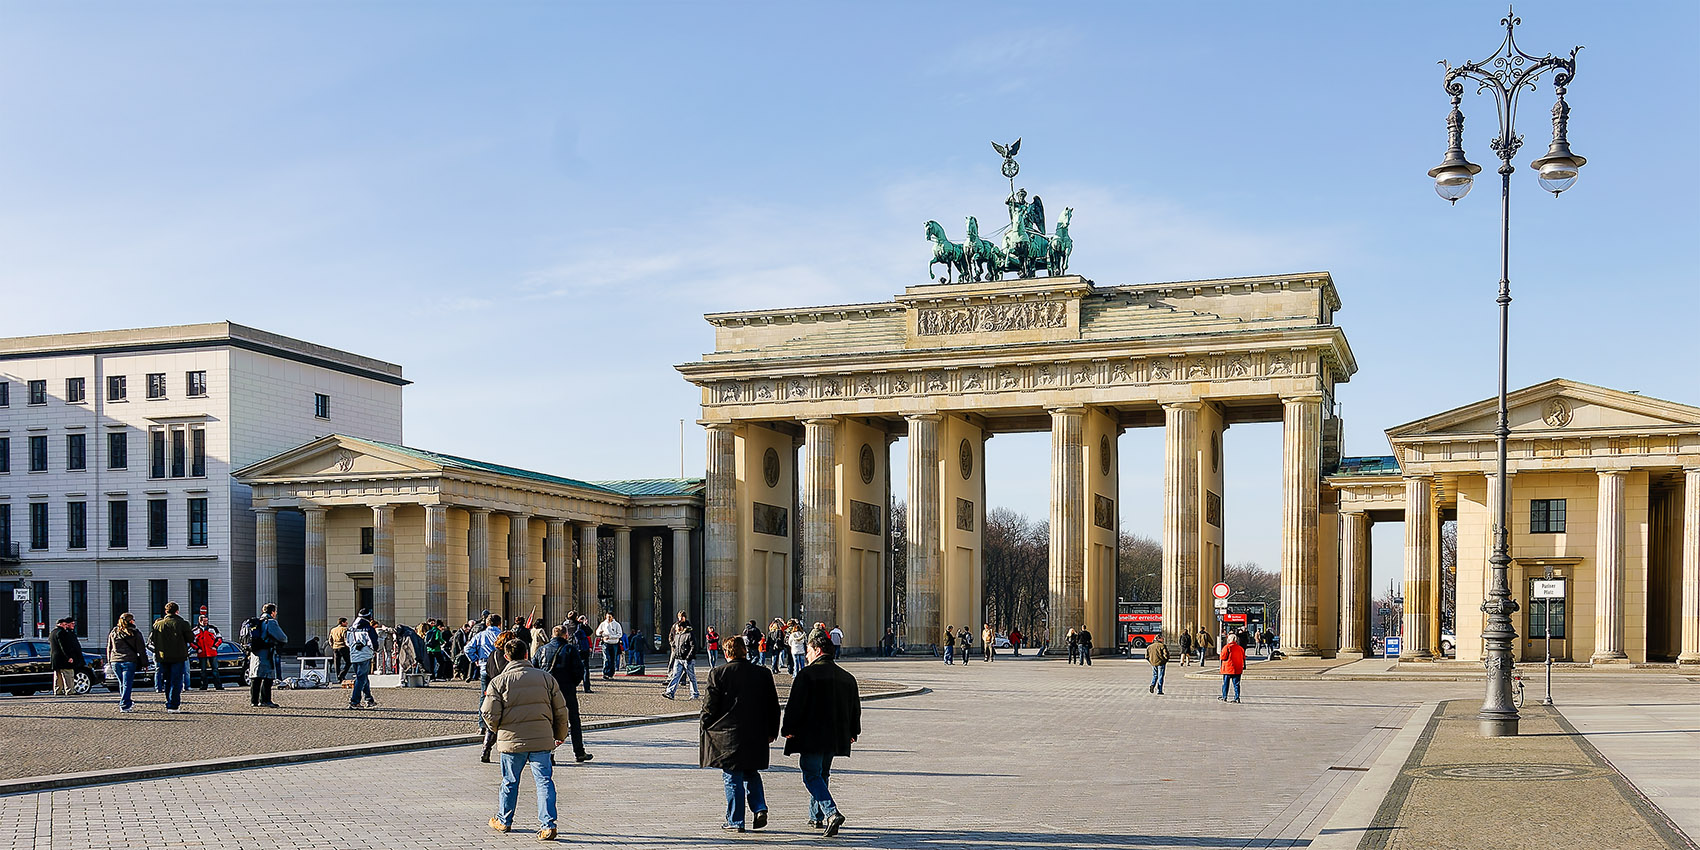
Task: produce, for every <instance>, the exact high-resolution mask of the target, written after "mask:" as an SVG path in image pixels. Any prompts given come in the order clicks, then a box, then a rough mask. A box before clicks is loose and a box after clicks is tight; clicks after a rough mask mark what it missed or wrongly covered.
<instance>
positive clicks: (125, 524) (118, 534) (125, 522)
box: [106, 499, 130, 549]
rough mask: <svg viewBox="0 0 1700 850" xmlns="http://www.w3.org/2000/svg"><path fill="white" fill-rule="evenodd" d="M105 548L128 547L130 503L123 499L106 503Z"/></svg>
mask: <svg viewBox="0 0 1700 850" xmlns="http://www.w3.org/2000/svg"><path fill="white" fill-rule="evenodd" d="M106 546H107V548H109V549H127V548H129V546H130V503H129V502H127V501H125V500H123V499H114V500H113V501H110V502H107V503H106Z"/></svg>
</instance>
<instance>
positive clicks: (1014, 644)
mask: <svg viewBox="0 0 1700 850" xmlns="http://www.w3.org/2000/svg"><path fill="white" fill-rule="evenodd" d="M1009 654H1011V655H1016V656H1019V655H1021V630H1020V629H1010V630H1009Z"/></svg>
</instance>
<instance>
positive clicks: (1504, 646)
mask: <svg viewBox="0 0 1700 850" xmlns="http://www.w3.org/2000/svg"><path fill="white" fill-rule="evenodd" d="M1499 23H1500V25H1501V26H1504V27H1505V41H1504V42H1502V43H1501V44H1500V45H1499V49H1498V50H1495V51H1494V52H1493V55H1491V56H1489V57H1487V58H1486V59H1483V60H1481V61H1478V62H1465V63H1464V64H1462V65H1459V66H1458V67H1456V68H1454V67H1452V66H1451V65H1450V64H1449V63H1447V62H1444V61H1443V62H1441V63H1440V64H1441V65H1442V66H1444V67H1445V68H1446V77H1445V84H1446V93H1447V94H1448V95H1451V97H1452V112H1451V114H1449V115H1447V117H1446V128H1447V143H1448V144H1447V151H1446V158H1445V159H1444V160H1442V161H1441V163H1440V165H1438V166H1436V167H1435V168H1433V169H1432V170H1430V171H1429V173H1428V174H1429V176H1430V177H1433V178H1434V191H1435V192H1436V193H1438V194H1439V195H1440V196H1441V197H1442V198H1445V199H1446V200H1448V201H1451V202H1453V203H1457V202H1458V199H1459V198H1462V197H1464V196H1465V195H1466V194H1468V193H1469V191H1470V184H1471V183H1472V182H1473V181H1474V180H1475V175H1476V174H1477V172H1480V171H1481V170H1482V168H1481V166H1479V165H1476V164H1474V163H1472V162H1470V161H1469V160H1468V159H1465V158H1464V142H1463V136H1464V113H1463V112H1462V111H1460V110H1459V108H1458V102H1459V101H1460V100H1461V99H1462V98H1463V95H1464V80H1466V79H1468V80H1471V81H1473V82H1475V83H1476V93H1477V94H1480V93H1482V92H1489V93H1491V94H1492V95H1493V98H1494V104H1495V106H1496V107H1497V110H1498V113H1499V135H1498V136H1496V137H1495V138H1494V140H1493V144H1492V147H1493V150H1494V153H1497V154H1498V155H1499V160H1500V164H1499V176H1500V238H1499V298H1498V299H1497V300H1498V303H1499V417H1498V423H1497V425H1496V426H1495V427H1494V442H1495V449H1496V451H1495V458H1496V471H1497V474H1498V476H1499V477H1498V486H1497V487H1493V488H1491V490H1492V504H1491V505H1489V510H1491V511H1492V512H1493V517H1494V525H1493V553H1492V554H1491V555H1489V556H1488V564H1489V566H1490V568H1491V570H1492V578H1491V582H1490V586H1489V589H1488V597H1487V599H1486V600H1485V601H1483V602H1482V611H1483V613H1485V614H1487V628H1485V629H1483V630H1482V637H1483V638H1484V639H1486V642H1487V696H1486V698H1485V699H1483V701H1482V711H1481V713H1480V714H1479V715H1477V719H1478V720H1479V721H1480V723H1481V732H1482V735H1483V736H1484V737H1489V738H1499V737H1510V736H1515V735H1516V734H1517V707H1516V705H1515V704H1513V703H1512V701H1511V666H1512V663H1511V642H1512V640H1513V639H1515V638H1516V637H1517V630H1516V628H1515V627H1513V626H1512V624H1511V615H1512V614H1514V613H1516V612H1517V607H1518V606H1517V602H1516V600H1514V599H1512V598H1511V587H1510V583H1509V578H1508V575H1507V573H1508V567H1509V566H1510V564H1511V553H1510V541H1509V539H1508V534H1509V515H1508V513H1507V511H1506V500H1505V490H1506V488H1505V441H1506V438H1507V437H1508V436H1510V434H1511V428H1510V426H1509V425H1508V424H1507V413H1506V404H1505V358H1506V337H1507V334H1508V332H1509V328H1510V315H1511V271H1510V260H1509V257H1508V252H1509V250H1510V245H1511V174H1512V172H1513V171H1514V170H1515V169H1513V168H1512V166H1511V159H1512V157H1515V156H1516V155H1517V149H1518V148H1519V147H1521V146H1522V144H1523V137H1522V136H1519V135H1517V132H1516V123H1517V97H1518V95H1519V94H1521V93H1522V92H1524V91H1535V81H1536V80H1537V79H1539V78H1540V77H1542V76H1544V75H1545V74H1546V73H1547V72H1548V71H1552V72H1554V73H1553V75H1552V85H1553V89H1554V90H1555V92H1556V93H1557V95H1558V102H1557V103H1555V104H1554V105H1553V108H1552V144H1551V145H1550V146H1549V147H1548V149H1547V153H1546V156H1543V157H1541V158H1539V159H1537V160H1535V161H1534V162H1532V163H1530V167H1532V168H1534V169H1536V170H1537V171H1539V172H1540V184H1541V188H1543V189H1545V190H1547V191H1548V192H1551V193H1553V195H1554V196H1555V197H1556V196H1557V195H1558V193H1560V192H1563V191H1564V190H1565V189H1568V188H1570V186H1571V184H1573V183H1575V182H1576V174H1577V171H1578V170H1579V169H1581V167H1582V164H1583V163H1585V162H1587V160H1585V159H1583V158H1582V157H1579V156H1577V155H1575V154H1573V153H1571V152H1570V145H1569V143H1568V141H1567V140H1566V139H1565V131H1566V127H1567V125H1568V123H1569V120H1570V107H1569V106H1568V105H1567V104H1566V103H1565V102H1564V92H1565V87H1566V86H1568V85H1570V81H1571V80H1572V79H1574V78H1575V76H1576V53H1577V51H1579V50H1581V49H1582V48H1580V47H1577V48H1576V49H1575V50H1572V51H1570V57H1569V58H1564V57H1561V56H1553V55H1552V54H1550V53H1549V54H1547V55H1546V56H1531V55H1530V54H1527V53H1524V52H1523V51H1522V50H1520V49H1519V48H1518V47H1517V42H1516V38H1515V29H1516V27H1517V25H1518V24H1520V23H1522V19H1520V18H1518V17H1517V16H1516V15H1514V14H1512V13H1509V12H1508V13H1506V16H1505V17H1504V18H1503V19H1501V20H1500V22H1499Z"/></svg>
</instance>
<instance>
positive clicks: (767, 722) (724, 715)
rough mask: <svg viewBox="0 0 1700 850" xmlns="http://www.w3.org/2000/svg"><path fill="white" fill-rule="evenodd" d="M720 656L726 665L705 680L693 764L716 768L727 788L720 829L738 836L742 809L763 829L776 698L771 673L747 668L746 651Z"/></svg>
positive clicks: (739, 647)
mask: <svg viewBox="0 0 1700 850" xmlns="http://www.w3.org/2000/svg"><path fill="white" fill-rule="evenodd" d="M725 651H726V663H725V664H723V665H721V666H720V667H719V668H718V669H716V670H713V671H711V672H710V673H709V674H708V699H707V700H705V701H704V702H703V704H702V715H701V730H702V745H701V753H700V755H699V762H698V763H699V764H700V765H701V766H702V767H718V768H720V771H721V781H722V783H723V784H724V785H725V787H726V820H725V822H724V823H723V824H721V827H720V828H721V829H724V830H727V831H729V832H743V831H744V822H745V821H744V815H745V811H746V803H747V804H748V812H749V815H750V827H751V828H753V829H761V828H762V827H764V826H767V796H766V795H765V794H764V793H763V790H762V783H761V772H762V771H764V770H766V769H767V768H768V745H769V744H771V743H773V742H774V740H776V739H777V738H778V737H779V692H778V690H777V689H776V688H775V687H774V685H773V671H771V670H769V669H767V668H766V667H763V666H761V665H760V664H753V663H751V662H750V660H749V650H748V648H747V647H745V646H744V645H743V644H740V643H739V642H737V641H730V642H728V643H727V644H726V650H725Z"/></svg>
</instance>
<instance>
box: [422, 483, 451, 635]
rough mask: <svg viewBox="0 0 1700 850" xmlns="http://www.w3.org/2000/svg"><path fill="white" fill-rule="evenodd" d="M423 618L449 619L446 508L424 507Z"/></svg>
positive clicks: (447, 509)
mask: <svg viewBox="0 0 1700 850" xmlns="http://www.w3.org/2000/svg"><path fill="white" fill-rule="evenodd" d="M425 616H426V618H436V619H438V620H446V619H448V616H449V506H448V505H426V506H425Z"/></svg>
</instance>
